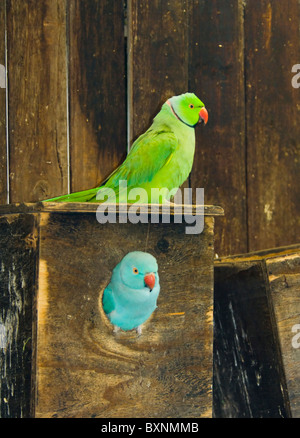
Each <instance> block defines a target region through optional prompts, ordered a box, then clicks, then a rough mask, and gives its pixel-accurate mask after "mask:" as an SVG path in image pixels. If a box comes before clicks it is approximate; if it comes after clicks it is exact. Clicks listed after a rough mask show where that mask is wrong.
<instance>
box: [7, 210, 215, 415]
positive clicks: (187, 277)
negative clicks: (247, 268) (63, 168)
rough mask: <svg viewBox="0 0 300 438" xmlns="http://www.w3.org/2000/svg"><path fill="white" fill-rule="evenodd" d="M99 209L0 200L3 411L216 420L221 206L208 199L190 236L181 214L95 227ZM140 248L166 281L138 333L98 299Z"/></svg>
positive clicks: (24, 413)
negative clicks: (123, 326) (119, 324)
mask: <svg viewBox="0 0 300 438" xmlns="http://www.w3.org/2000/svg"><path fill="white" fill-rule="evenodd" d="M97 206H98V205H97V204H87V203H80V204H78V203H74V204H72V203H69V204H65V203H37V204H14V205H7V206H1V210H0V212H1V217H0V242H1V282H0V284H1V289H2V290H1V301H2V302H1V308H2V315H1V317H2V320H0V321H1V325H0V341H1V349H0V354H2V356H1V360H2V365H3V366H2V369H1V373H2V376H1V377H2V383H1V385H2V388H1V395H2V399H3V400H4V402H2V404H1V415H2V417H5V416H6V417H8V416H12V417H20V416H23V417H24V416H25V417H26V416H32V417H102V418H103V417H133V418H134V417H144V418H149V417H165V418H166V417H211V416H212V379H213V269H214V266H213V258H214V216H218V215H222V214H223V210H222V209H221V208H220V207H214V206H206V207H204V229H203V231H202V232H201V233H200V234H187V233H186V232H185V229H186V223H185V222H184V220H183V221H182V223H177V221H175V220H171V221H170V223H161V222H160V223H156V224H153V223H150V222H148V223H137V224H133V223H130V222H127V223H118V221H117V223H106V224H100V223H99V222H98V221H97V220H96V215H95V213H96V209H97ZM171 217H172V212H171ZM173 217H175V216H174V215H173ZM135 250H140V251H147V252H149V253H151V254H152V255H154V256H155V257H156V259H157V262H158V268H159V276H160V285H161V289H160V295H159V298H158V303H157V304H158V307H157V309H156V310H155V311H154V313H153V314H152V316H151V317H150V319H149V320H148V321H146V323H145V324H144V327H143V332H142V334H141V335H140V336H138V334H137V333H136V332H135V331H129V332H123V331H121V332H119V333H117V334H116V333H114V332H113V327H112V325H111V324H110V322H109V321H108V319H107V318H106V315H105V314H104V312H103V309H102V306H101V294H102V292H103V290H104V288H105V287H106V286H107V284H108V283H109V280H110V277H111V273H112V269H113V268H114V267H115V265H116V264H117V263H118V262H119V261H120V260H121V259H122V257H123V256H124V255H125V254H126V253H128V252H130V251H135Z"/></svg>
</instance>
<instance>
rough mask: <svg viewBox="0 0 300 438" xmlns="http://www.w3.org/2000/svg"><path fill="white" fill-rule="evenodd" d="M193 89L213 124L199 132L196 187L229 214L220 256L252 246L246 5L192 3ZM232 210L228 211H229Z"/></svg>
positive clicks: (221, 231)
mask: <svg viewBox="0 0 300 438" xmlns="http://www.w3.org/2000/svg"><path fill="white" fill-rule="evenodd" d="M190 8H191V10H190V26H189V29H190V51H189V63H190V65H189V89H191V90H194V92H195V93H196V94H197V95H198V96H199V97H200V98H201V99H203V101H204V103H205V105H206V107H207V109H208V112H209V122H208V123H207V125H206V126H205V128H204V129H201V128H200V129H196V144H197V147H196V153H195V162H194V166H193V170H192V174H191V186H192V187H193V188H196V187H204V190H205V203H206V204H210V203H214V204H220V205H222V207H223V208H224V210H225V212H226V215H225V216H224V218H223V219H221V221H220V222H219V228H218V229H216V237H215V248H216V252H217V254H234V253H236V252H245V251H247V250H248V248H247V226H246V224H247V219H246V217H247V211H246V209H247V193H246V168H245V153H246V143H245V142H246V139H245V105H246V103H245V99H244V42H243V24H244V19H243V2H242V1H235V2H231V3H230V5H229V3H228V2H224V1H206V0H196V1H193V2H190ZM227 212H228V213H227Z"/></svg>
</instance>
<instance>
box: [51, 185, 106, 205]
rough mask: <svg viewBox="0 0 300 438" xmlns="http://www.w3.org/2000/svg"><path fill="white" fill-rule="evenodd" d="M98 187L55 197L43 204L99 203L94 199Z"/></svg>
mask: <svg viewBox="0 0 300 438" xmlns="http://www.w3.org/2000/svg"><path fill="white" fill-rule="evenodd" d="M99 189H100V187H96V188H94V189H89V190H83V191H81V192H75V193H70V194H69V195H62V196H57V197H56V198H51V199H45V200H44V201H43V202H99V201H97V199H96V195H97V192H98V191H99Z"/></svg>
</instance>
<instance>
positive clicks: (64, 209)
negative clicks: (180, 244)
mask: <svg viewBox="0 0 300 438" xmlns="http://www.w3.org/2000/svg"><path fill="white" fill-rule="evenodd" d="M134 205H135V206H136V207H138V205H136V204H134ZM98 207H99V204H96V203H89V202H72V203H71V202H65V203H63V202H37V203H33V204H29V203H26V204H25V203H20V204H19V203H17V204H9V205H0V214H6V215H7V214H16V213H37V212H41V211H44V212H51V211H52V212H55V213H68V212H69V213H75V212H81V213H94V214H96V212H97V209H98ZM109 207H115V209H116V212H117V213H119V212H123V211H124V204H120V205H119V204H116V205H115V204H109V205H108V208H109ZM131 207H132V204H127V205H126V211H128V210H129V209H130V208H131ZM140 207H141V208H142V209H144V210H145V212H149V213H152V212H153V213H158V214H162V213H163V206H162V205H161V204H140ZM177 207H178V206H177ZM177 207H176V208H174V207H173V206H170V214H171V215H172V216H174V215H175V214H177V215H178V214H179V212H178V210H177ZM179 207H181V211H182V214H193V215H197V216H201V215H202V214H204V216H223V214H224V211H223V209H222V208H221V207H219V206H217V205H204V206H197V205H193V206H190V205H179Z"/></svg>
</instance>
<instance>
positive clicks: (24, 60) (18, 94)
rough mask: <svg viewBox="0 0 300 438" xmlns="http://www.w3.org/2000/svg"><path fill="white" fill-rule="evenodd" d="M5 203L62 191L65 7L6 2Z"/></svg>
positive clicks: (65, 184) (64, 177)
mask: <svg viewBox="0 0 300 438" xmlns="http://www.w3.org/2000/svg"><path fill="white" fill-rule="evenodd" d="M7 30H8V35H9V38H8V77H9V144H10V195H11V202H20V201H26V202H32V201H38V200H40V199H45V198H49V197H51V196H54V195H57V194H58V193H65V192H67V190H68V168H67V164H68V159H67V100H66V99H67V91H66V78H67V76H66V64H67V63H66V2H65V0H57V1H52V0H43V1H41V2H40V3H39V6H38V7H37V6H36V3H35V2H34V1H32V0H29V1H26V2H19V1H17V0H8V1H7Z"/></svg>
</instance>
